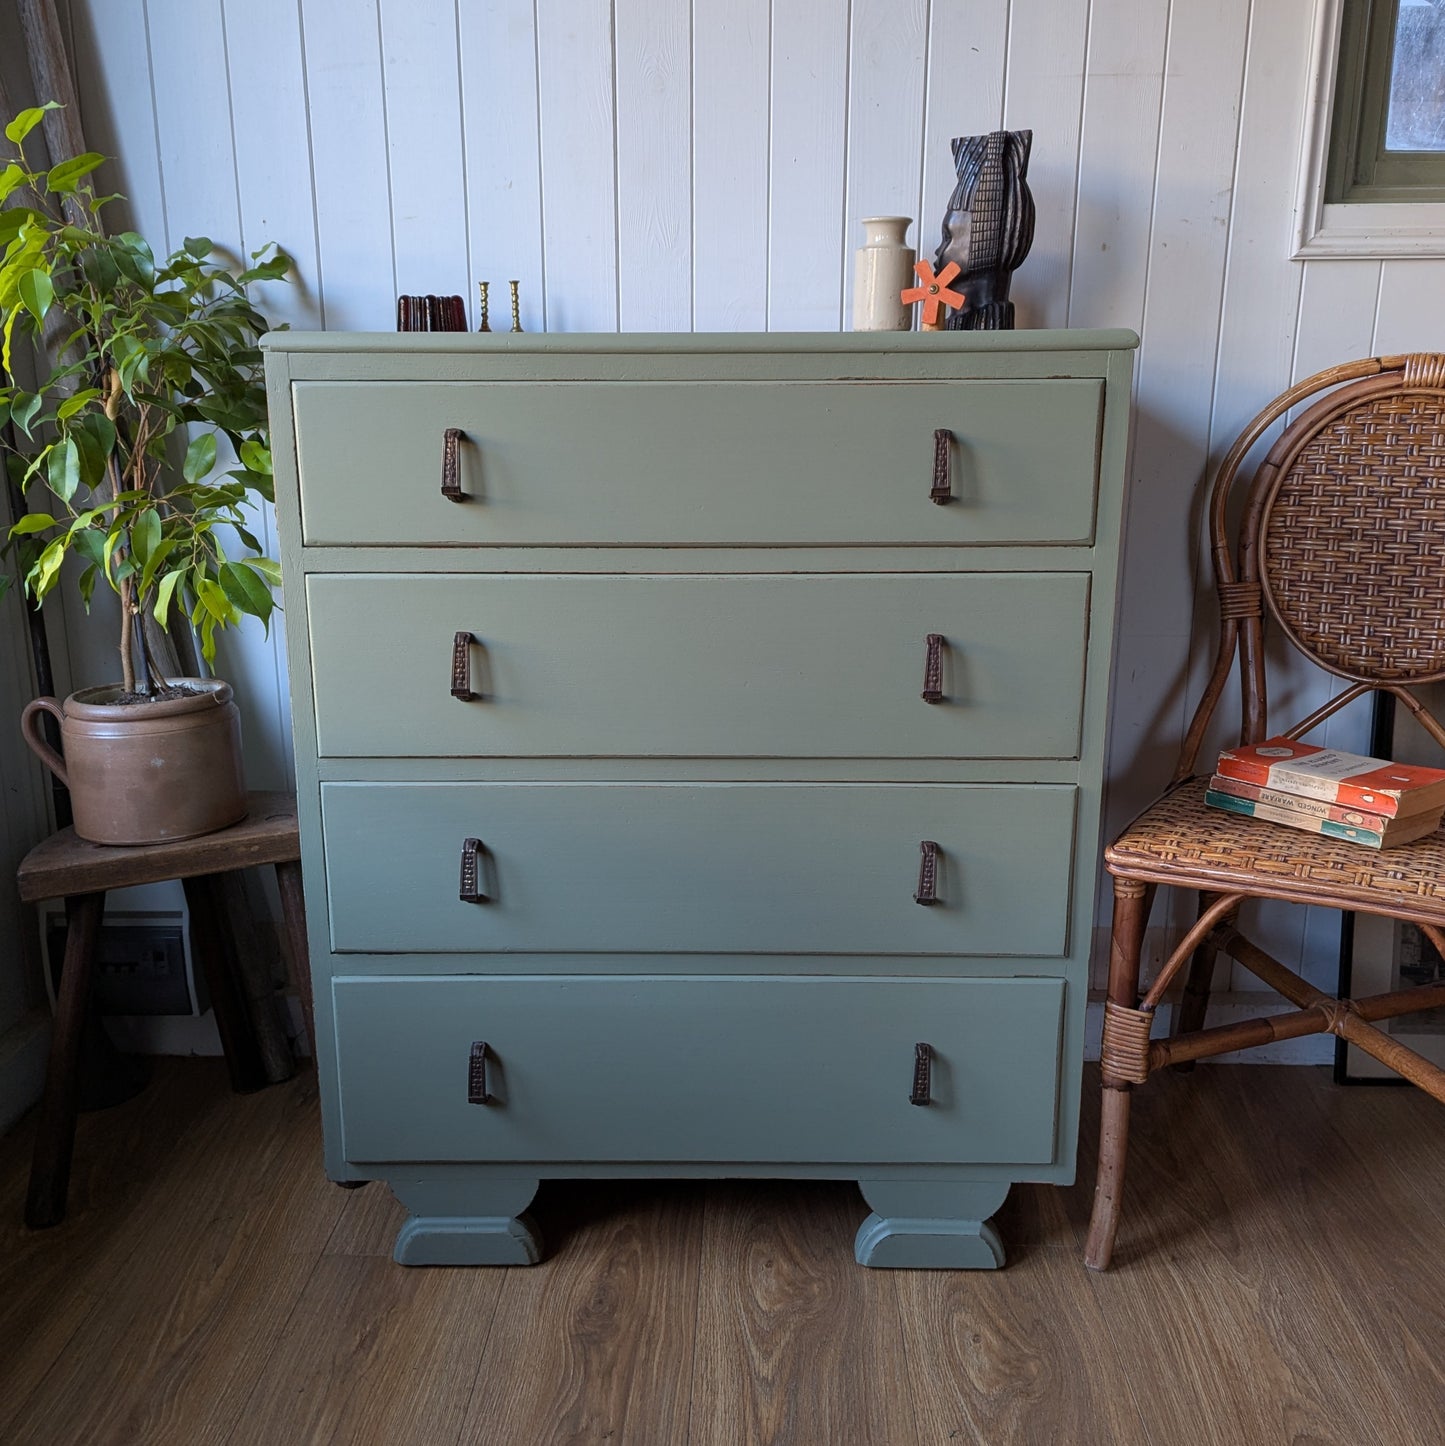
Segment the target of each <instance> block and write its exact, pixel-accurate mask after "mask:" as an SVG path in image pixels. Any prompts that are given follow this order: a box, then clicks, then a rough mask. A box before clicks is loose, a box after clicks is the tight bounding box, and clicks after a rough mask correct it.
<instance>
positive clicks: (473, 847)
mask: <svg viewBox="0 0 1445 1446" xmlns="http://www.w3.org/2000/svg"><path fill="white" fill-rule="evenodd" d="M482 848H483V844H482V841H481V839H479V838H468V839H463V840H462V883H461V888H460V890H459V891H458V893H457V897H458V898H459V899H460V900H461V901H462V903H464V904H489V903H491V900H490V899H489V898H488V897H487V896H486V895H485V894H484V893H483V892H482V887H481V880H482Z"/></svg>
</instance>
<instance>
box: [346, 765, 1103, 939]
mask: <svg viewBox="0 0 1445 1446" xmlns="http://www.w3.org/2000/svg"><path fill="white" fill-rule="evenodd" d="M1074 805H1075V790H1074V789H1073V788H1072V787H1070V786H1067V785H1062V784H1051V785H1032V786H1029V785H1021V784H1020V785H1005V784H940V783H930V784H873V783H841V784H835V783H647V784H638V783H626V784H622V783H543V784H539V783H465V784H458V783H342V782H336V783H325V784H323V785H322V787H321V810H322V821H323V833H324V839H325V857H326V881H327V893H328V904H329V911H330V923H331V941H332V948H333V949H334V950H335V951H336V952H338V953H348V952H356V953H379V954H384V953H402V954H404V953H426V952H436V953H472V952H475V953H495V954H508V953H528V952H549V953H561V954H568V953H593V952H638V953H657V954H687V953H694V954H706V953H760V954H774V953H791V954H824V955H827V954H855V955H873V954H887V955H922V954H935V955H991V956H1010V955H1015V956H1019V955H1023V956H1035V957H1037V956H1059V955H1061V954H1063V953H1064V952H1065V949H1066V947H1067V943H1068V914H1069V896H1070V883H1071V880H1070V871H1071V858H1072V854H1073V838H1074V812H1075V808H1074ZM930 855H931V857H930ZM930 876H931V877H930ZM464 895H469V896H470V897H463V896H464ZM930 896H931V897H930Z"/></svg>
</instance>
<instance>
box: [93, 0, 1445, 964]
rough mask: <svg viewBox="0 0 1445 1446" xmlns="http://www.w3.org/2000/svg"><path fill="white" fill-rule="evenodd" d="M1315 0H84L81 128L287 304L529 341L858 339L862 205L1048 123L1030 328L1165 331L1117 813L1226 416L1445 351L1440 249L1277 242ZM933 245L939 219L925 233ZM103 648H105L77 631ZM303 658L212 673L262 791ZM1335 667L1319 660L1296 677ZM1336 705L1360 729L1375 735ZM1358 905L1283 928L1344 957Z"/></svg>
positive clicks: (1158, 707) (1141, 473)
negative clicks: (1387, 358) (843, 335)
mask: <svg viewBox="0 0 1445 1446" xmlns="http://www.w3.org/2000/svg"><path fill="white" fill-rule="evenodd" d="M1313 9H1314V5H1313V0H1219V3H1217V4H1214V5H1196V4H1183V3H1171V0H967V3H964V0H730V3H727V4H723V3H721V0H405V3H403V0H143V3H140V0H138V3H133V4H127V5H115V4H113V3H107V0H70V4H69V15H68V18H69V23H70V25H71V28H72V31H73V35H74V43H75V50H76V54H77V56H78V63H79V67H80V72H81V87H82V93H83V95H84V97H85V100H84V104H85V108H86V114H85V116H84V120H85V125H86V128H87V132H88V134H89V135H90V136H91V137H92V144H94V145H96V146H97V147H98V148H100V149H103V150H105V151H107V152H108V153H110V154H115V155H118V156H119V157H120V158H121V159H120V160H119V161H118V162H117V163H116V164H115V165H114V167H113V168H112V175H111V176H110V177H109V178H108V179H109V180H110V181H111V182H112V183H113V184H114V186H115V188H116V189H119V190H122V191H124V192H125V193H126V194H127V195H128V196H129V197H130V198H131V202H130V209H131V213H132V220H133V222H134V224H135V225H136V226H137V227H138V228H139V229H140V230H142V231H143V232H145V233H146V234H148V235H149V236H152V237H153V238H155V239H156V241H157V243H158V244H160V243H164V244H168V245H171V246H178V245H179V244H180V243H181V240H182V238H183V237H184V236H186V235H190V234H196V233H198V232H205V233H207V234H209V235H211V236H213V237H214V238H215V239H217V240H218V241H221V242H223V243H226V244H228V245H231V246H233V247H236V248H238V249H240V248H255V247H256V246H259V245H260V244H261V243H262V242H263V241H264V240H269V239H274V240H278V241H280V242H282V243H284V244H285V245H286V246H287V247H288V249H290V250H291V251H292V252H293V253H294V254H295V255H296V257H297V259H298V262H299V264H300V279H301V285H300V286H299V287H298V288H295V289H293V290H291V291H289V292H288V291H286V290H283V289H278V290H277V291H276V294H275V296H274V302H275V306H276V309H277V312H278V314H279V315H282V316H285V317H287V318H289V319H290V320H291V321H292V322H293V324H295V325H298V326H311V327H314V326H323V325H324V326H326V327H329V328H333V329H339V328H378V327H380V328H386V327H389V326H390V325H391V324H392V317H393V306H394V297H395V294H396V292H397V291H399V290H400V291H413V292H426V291H435V292H443V293H445V292H460V293H462V294H463V295H465V296H466V297H467V298H468V300H469V302H470V301H471V299H472V298H474V296H475V292H476V286H475V283H476V281H477V280H478V279H480V278H487V279H489V280H491V282H492V284H493V290H492V297H493V303H494V309H493V317H494V322H495V321H496V320H498V319H500V321H501V323H502V324H503V325H505V324H506V306H507V301H506V285H505V283H506V281H507V280H509V279H511V278H514V277H515V278H517V279H519V280H520V281H521V283H522V319H523V323H524V325H525V326H526V327H527V328H528V329H538V328H545V329H548V330H552V331H587V330H612V329H615V328H616V329H623V330H629V331H637V330H652V329H656V330H688V329H698V330H711V329H720V330H745V329H771V330H787V329H803V330H825V331H828V330H837V329H839V328H840V327H844V326H846V325H847V324H848V318H849V316H850V311H851V301H850V296H849V291H850V284H851V278H850V273H851V269H852V260H851V258H852V252H853V249H854V247H855V246H856V244H857V242H858V240H859V237H860V230H859V227H858V224H857V223H858V220H859V218H861V217H862V216H865V215H870V214H874V213H899V214H908V215H911V216H914V217H918V216H920V215H921V216H922V217H923V224H922V226H921V228H920V230H921V234H922V237H923V248H924V249H925V250H926V251H931V250H932V249H933V247H934V246H935V245H936V244H937V238H938V230H939V222H940V220H941V217H942V212H943V207H944V203H945V201H946V198H947V195H948V192H949V189H950V185H951V180H952V163H951V157H950V155H949V149H948V141H949V139H950V138H951V137H952V136H954V135H959V134H965V133H972V132H976V131H981V130H987V129H991V128H993V127H995V126H997V125H999V124H1001V123H1002V124H1007V125H1010V126H1020V127H1022V126H1031V127H1032V128H1033V129H1034V132H1035V136H1034V147H1033V157H1032V165H1031V175H1030V179H1031V182H1032V186H1033V190H1034V194H1035V198H1036V201H1037V206H1038V228H1037V239H1036V241H1035V244H1034V249H1033V253H1032V255H1031V256H1030V258H1029V260H1028V262H1027V263H1026V265H1025V267H1024V268H1023V270H1022V271H1021V272H1020V273H1019V274H1018V276H1017V277H1016V280H1015V297H1016V300H1017V303H1018V308H1019V319H1020V324H1021V325H1026V326H1043V325H1049V326H1063V325H1073V326H1084V325H1087V326H1106V325H1107V326H1128V327H1133V328H1135V329H1137V330H1138V331H1139V332H1140V333H1141V335H1142V337H1143V346H1142V349H1141V352H1140V355H1139V359H1138V384H1137V386H1138V391H1137V395H1138V412H1137V418H1138V419H1137V426H1136V445H1135V449H1134V462H1133V478H1132V481H1133V498H1132V506H1131V510H1130V517H1129V529H1128V538H1127V547H1126V564H1125V579H1124V588H1123V605H1122V611H1121V615H1120V620H1119V649H1118V652H1119V663H1118V670H1117V678H1116V683H1115V690H1114V696H1115V704H1114V737H1113V753H1112V761H1111V765H1110V772H1111V777H1112V784H1111V793H1110V803H1109V814H1110V818H1111V820H1113V821H1115V822H1118V821H1120V820H1122V819H1123V818H1124V817H1126V816H1127V815H1128V813H1129V812H1130V810H1131V809H1132V808H1133V807H1135V806H1136V805H1137V804H1138V803H1139V802H1140V801H1142V800H1143V798H1144V797H1145V796H1146V795H1147V794H1149V793H1150V792H1151V791H1152V790H1153V789H1154V788H1155V787H1156V786H1157V785H1158V784H1159V783H1160V781H1161V780H1162V779H1163V778H1164V777H1166V776H1167V773H1168V770H1169V767H1170V764H1171V761H1172V755H1173V751H1174V748H1175V743H1176V740H1177V738H1178V736H1179V733H1180V731H1181V726H1182V720H1183V717H1184V714H1185V711H1186V706H1187V704H1186V697H1187V694H1188V691H1189V683H1190V678H1189V675H1188V672H1187V669H1186V666H1185V664H1184V662H1183V660H1184V658H1185V657H1186V654H1187V652H1188V649H1189V645H1190V641H1191V635H1192V634H1193V632H1194V618H1195V613H1196V607H1197V602H1198V594H1199V583H1200V553H1199V552H1198V550H1197V548H1196V547H1194V546H1193V545H1191V543H1190V541H1189V539H1188V537H1187V535H1186V526H1187V523H1188V519H1189V518H1190V516H1191V508H1192V506H1193V503H1194V500H1195V498H1196V495H1197V490H1198V488H1199V486H1200V483H1201V479H1202V478H1203V477H1204V476H1205V474H1206V472H1207V469H1208V467H1209V464H1210V462H1211V461H1212V460H1217V459H1218V458H1219V456H1220V455H1221V454H1222V452H1223V451H1224V449H1225V448H1226V447H1227V445H1228V442H1229V439H1230V437H1231V436H1232V434H1233V433H1234V432H1235V430H1236V429H1237V428H1239V427H1240V426H1241V425H1242V424H1243V423H1244V422H1245V421H1246V420H1247V419H1248V418H1249V417H1250V416H1251V415H1252V414H1253V413H1254V411H1255V410H1256V409H1257V408H1258V407H1259V406H1260V405H1262V404H1263V403H1264V402H1265V401H1266V400H1267V399H1268V398H1269V397H1271V396H1272V395H1274V394H1275V393H1277V392H1278V391H1280V390H1281V389H1282V388H1283V387H1285V386H1286V385H1287V384H1288V383H1289V382H1290V381H1291V380H1292V379H1294V378H1298V377H1300V376H1303V375H1306V374H1308V373H1309V372H1310V371H1312V370H1315V369H1317V368H1320V367H1323V366H1327V365H1330V364H1332V363H1335V362H1338V361H1342V360H1345V359H1347V358H1349V357H1351V356H1354V355H1359V354H1362V353H1366V352H1369V351H1371V350H1382V349H1388V350H1401V349H1405V348H1409V347H1428V346H1432V345H1433V346H1436V347H1438V346H1440V345H1441V332H1442V328H1445V261H1442V262H1437V261H1421V260H1409V261H1387V262H1384V263H1381V262H1379V261H1311V262H1309V263H1300V262H1294V261H1291V260H1289V259H1288V256H1289V247H1290V234H1291V233H1290V221H1291V210H1292V203H1293V191H1294V177H1295V170H1296V164H1297V157H1298V150H1299V138H1300V129H1301V120H1302V116H1303V107H1304V95H1305V68H1306V63H1307V58H1308V54H1309V41H1310V33H1311V22H1312V14H1313ZM917 234H918V232H915V236H916V235H917ZM76 649H77V652H78V653H79V654H80V655H81V656H83V657H85V658H86V660H87V661H90V658H91V656H92V655H93V653H94V648H93V646H92V645H90V644H89V643H88V641H87V640H85V639H83V638H78V639H77V642H76ZM278 660H279V652H278V649H277V647H276V646H275V645H273V643H272V642H270V641H267V640H265V639H262V638H253V637H249V636H248V637H246V638H244V639H242V640H240V641H232V642H231V643H230V644H229V645H228V649H227V654H226V657H225V659H224V660H223V665H224V666H225V667H226V668H227V669H229V670H231V671H232V672H233V673H235V674H236V675H238V677H239V679H240V681H241V682H242V683H243V686H244V689H245V691H246V694H247V698H248V713H249V715H250V716H249V717H248V720H247V721H248V737H249V738H250V740H251V742H250V743H249V744H248V749H249V752H250V762H251V766H252V769H253V773H254V776H255V781H256V782H257V783H259V784H262V785H263V786H264V785H266V784H270V783H273V782H277V781H280V780H283V779H284V778H285V777H286V776H287V773H288V762H287V744H286V734H287V723H286V703H285V698H284V696H283V693H284V678H283V675H282V672H281V669H280V665H279V661H278ZM1311 686H1314V685H1311V684H1307V683H1303V682H1302V683H1301V684H1300V687H1299V689H1298V692H1299V695H1300V697H1301V698H1302V699H1303V698H1306V697H1307V696H1308V694H1309V692H1310V689H1311ZM1361 726H1362V725H1361V722H1360V720H1359V719H1358V718H1356V719H1345V720H1343V721H1342V722H1341V723H1340V724H1339V725H1338V726H1337V727H1336V728H1335V729H1334V735H1333V736H1335V737H1336V738H1338V739H1340V740H1342V741H1343V740H1346V739H1352V740H1354V739H1358V738H1359V737H1360V728H1361ZM1333 927H1334V925H1333V922H1332V921H1330V920H1328V919H1326V920H1324V921H1316V920H1311V921H1310V922H1309V923H1308V924H1306V925H1302V924H1301V923H1300V922H1299V921H1298V920H1295V921H1294V922H1284V921H1281V922H1280V923H1279V924H1278V926H1277V930H1276V929H1275V926H1274V925H1271V929H1272V930H1275V932H1276V933H1277V934H1278V937H1276V940H1275V942H1276V943H1279V944H1280V947H1281V948H1283V949H1284V950H1285V952H1286V954H1287V955H1290V954H1297V953H1298V951H1299V949H1300V948H1301V946H1302V944H1303V943H1304V941H1305V937H1306V935H1308V937H1309V939H1310V940H1311V941H1312V942H1313V943H1314V944H1315V945H1317V946H1319V948H1320V951H1321V960H1322V962H1321V964H1320V965H1319V967H1318V968H1317V969H1316V971H1315V972H1316V977H1317V978H1318V979H1319V980H1320V981H1321V982H1322V983H1326V984H1328V983H1330V982H1332V977H1333V962H1332V950H1333V944H1332V942H1331V941H1330V939H1329V937H1328V936H1329V931H1330V930H1331V929H1332V928H1333Z"/></svg>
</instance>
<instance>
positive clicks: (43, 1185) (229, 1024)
mask: <svg viewBox="0 0 1445 1446" xmlns="http://www.w3.org/2000/svg"><path fill="white" fill-rule="evenodd" d="M300 859H301V846H300V840H299V838H298V835H297V831H296V799H295V797H294V795H292V794H289V793H252V794H251V795H250V811H249V813H248V814H247V815H246V817H245V818H244V819H243V820H242V821H241V822H240V823H238V824H235V825H233V826H232V827H231V828H227V829H222V830H221V831H220V832H219V833H212V834H207V835H205V836H204V837H203V838H193V839H185V840H182V841H180V842H177V843H159V844H138V845H134V846H132V847H127V848H114V847H108V846H106V845H104V844H93V843H88V842H87V841H86V840H84V839H81V838H77V837H76V836H75V830H74V829H73V828H64V829H61V830H60V831H59V832H58V833H55V834H52V835H51V836H50V837H49V838H48V839H46V840H45V841H44V842H43V843H39V844H37V845H36V846H35V847H34V848H33V849H31V850H30V852H29V853H28V854H26V856H25V858H24V860H23V862H22V863H21V865H20V868H19V871H18V873H17V875H16V878H17V882H18V883H19V886H20V897H21V899H22V900H24V901H25V902H27V903H33V902H36V901H38V900H41V899H58V898H64V899H65V901H66V913H67V916H68V919H69V928H68V930H67V932H66V938H65V962H64V964H63V965H62V967H61V973H60V986H59V989H58V991H57V994H58V997H57V1000H56V1008H55V1033H54V1038H53V1040H52V1043H51V1047H50V1060H49V1063H48V1065H47V1067H46V1072H45V1093H44V1095H43V1096H42V1098H41V1102H40V1120H39V1125H38V1128H37V1130H36V1135H35V1155H34V1159H33V1161H32V1163H31V1166H30V1191H29V1194H28V1195H27V1197H26V1201H25V1223H26V1224H27V1225H28V1226H30V1228H31V1229H32V1230H43V1229H45V1228H46V1227H47V1226H50V1225H58V1224H59V1223H60V1221H61V1220H63V1219H64V1218H65V1196H66V1189H67V1187H68V1185H69V1183H70V1160H71V1153H72V1150H73V1147H74V1144H75V1111H76V1092H77V1079H78V1074H79V1063H80V1036H81V1026H82V1023H83V1021H84V1017H85V1006H86V999H87V996H88V995H89V993H90V980H91V975H92V972H93V969H94V964H95V949H96V942H97V940H98V938H99V934H100V923H101V916H102V913H103V912H104V908H105V895H106V892H107V890H110V889H123V888H129V887H131V886H132V885H135V884H154V883H159V882H161V881H162V880H166V879H179V880H181V882H182V884H183V886H184V888H185V891H186V903H187V906H188V907H189V909H190V916H191V943H192V946H193V951H194V954H195V955H196V957H198V958H199V960H200V963H201V965H202V967H203V968H204V970H205V975H206V983H207V984H208V985H209V987H210V991H211V1006H212V1008H213V1009H214V1010H215V1015H216V1025H217V1027H218V1029H219V1030H220V1035H221V1045H222V1048H223V1049H224V1050H225V1053H226V1065H227V1068H228V1069H229V1071H230V1077H231V1087H232V1089H234V1090H236V1091H237V1092H238V1093H244V1092H246V1091H248V1090H257V1089H260V1088H262V1086H264V1085H265V1084H267V1083H268V1082H269V1081H268V1079H267V1076H266V1071H265V1068H264V1064H263V1061H262V1057H261V1052H260V1048H259V1046H258V1041H257V1036H256V1031H255V1027H254V1026H253V1024H252V1023H251V1019H250V1016H249V1013H248V1010H247V1004H246V999H245V995H244V993H243V991H242V989H241V986H240V981H239V979H238V978H237V974H236V971H235V969H234V968H233V967H232V965H231V959H230V952H229V950H228V948H227V941H226V938H225V933H224V929H223V926H222V920H223V919H224V914H223V912H222V910H221V908H220V905H219V901H218V898H217V889H218V882H217V880H216V879H215V877H214V875H216V874H223V873H227V872H228V871H230V870H231V869H244V868H251V867H255V866H260V865H263V864H272V865H274V866H275V869H276V883H277V886H278V887H279V888H280V891H281V911H282V926H283V928H284V930H285V934H286V943H287V946H288V948H289V951H290V954H291V960H292V967H293V968H294V970H295V973H296V982H297V986H298V988H299V989H300V991H301V1000H302V1009H303V1011H304V1012H305V1016H306V1028H307V1031H308V1033H309V1032H310V1031H311V1027H312V1025H311V1008H310V1005H311V971H310V967H309V963H308V956H307V950H306V911H305V906H304V904H303V902H302V896H301V863H300Z"/></svg>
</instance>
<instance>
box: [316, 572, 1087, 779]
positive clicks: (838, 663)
mask: <svg viewBox="0 0 1445 1446" xmlns="http://www.w3.org/2000/svg"><path fill="white" fill-rule="evenodd" d="M306 596H307V604H308V607H309V611H310V629H311V656H312V662H313V667H314V670H315V686H316V732H317V745H318V749H319V751H320V753H321V755H322V756H323V757H333V758H357V757H424V758H445V757H454V756H464V757H466V756H470V757H490V758H497V757H549V756H550V757H557V756H585V757H593V758H598V757H626V756H632V757H702V758H719V757H739V756H741V757H775V758H1073V757H1075V756H1077V753H1078V749H1079V716H1080V706H1081V699H1082V695H1083V669H1084V664H1083V659H1084V653H1085V639H1086V637H1087V632H1088V610H1089V576H1088V574H1087V573H1068V572H1060V573H1052V572H1046V573H962V574H957V575H954V574H947V575H937V574H934V575H924V576H917V575H915V576H887V575H867V574H864V575H851V576H846V577H845V576H838V575H829V574H824V575H820V576H777V575H763V576H720V577H719V576H651V575H649V576H640V577H629V576H620V577H619V576H603V577H587V576H569V577H555V576H526V575H519V576H495V575H476V576H472V575H453V574H446V575H441V576H436V575H432V576H402V575H375V574H367V575H358V574H321V575H313V576H311V577H309V578H308V579H307V592H306ZM458 633H461V634H463V636H462V638H461V640H460V642H458V641H457V634H458ZM930 634H932V635H935V636H936V637H937V638H938V639H939V641H938V642H937V643H936V644H934V645H932V646H933V649H934V653H935V658H936V671H937V683H938V691H939V700H938V702H936V703H934V704H929V703H927V702H924V701H923V699H922V696H921V695H922V693H923V690H924V686H925V680H926V674H927V673H928V671H929V663H930V644H929V641H928V640H929V636H930ZM454 661H455V662H456V663H457V664H458V665H459V666H458V674H457V676H455V677H454V674H453V662H454ZM454 687H455V688H456V689H457V690H458V691H459V692H461V693H463V694H470V696H468V697H463V698H458V697H457V696H456V694H455V693H454V692H453V688H454ZM379 690H380V691H379ZM373 699H375V700H377V701H376V706H368V704H369V703H370V702H371V700H373Z"/></svg>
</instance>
